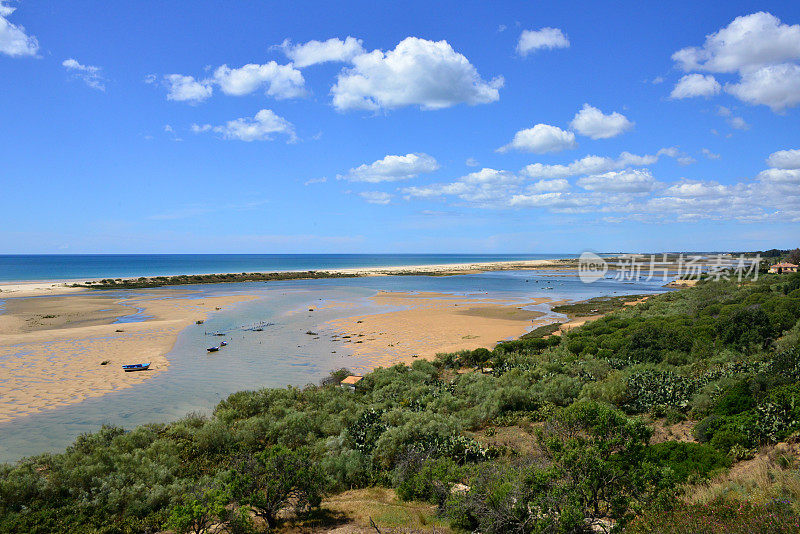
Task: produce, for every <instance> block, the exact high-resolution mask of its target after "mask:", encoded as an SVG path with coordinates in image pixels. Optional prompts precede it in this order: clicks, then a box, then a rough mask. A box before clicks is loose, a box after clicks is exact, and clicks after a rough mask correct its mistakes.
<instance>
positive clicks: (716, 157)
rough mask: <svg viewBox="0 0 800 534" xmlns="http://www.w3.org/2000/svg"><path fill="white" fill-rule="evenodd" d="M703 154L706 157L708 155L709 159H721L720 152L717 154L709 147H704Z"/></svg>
mask: <svg viewBox="0 0 800 534" xmlns="http://www.w3.org/2000/svg"><path fill="white" fill-rule="evenodd" d="M703 155H704V156H705V157H707V158H708V159H719V158H720V155H719V154H715V153H714V152H711V151H710V150H709V149H707V148H704V149H703Z"/></svg>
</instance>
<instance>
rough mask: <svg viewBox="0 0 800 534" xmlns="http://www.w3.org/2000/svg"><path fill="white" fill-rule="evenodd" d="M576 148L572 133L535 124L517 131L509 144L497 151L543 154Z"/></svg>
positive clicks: (546, 125)
mask: <svg viewBox="0 0 800 534" xmlns="http://www.w3.org/2000/svg"><path fill="white" fill-rule="evenodd" d="M577 146H578V143H576V142H575V134H574V133H572V132H569V131H567V130H562V129H561V128H559V127H558V126H551V125H549V124H537V125H536V126H534V127H533V128H527V129H525V130H520V131H518V132H517V133H516V134H514V139H512V140H511V142H510V143H509V144H507V145H505V146H502V147H500V148H498V149H497V151H498V152H508V151H509V150H521V151H523V152H535V153H537V154H544V153H546V152H560V151H561V150H567V149H570V148H575V147H577Z"/></svg>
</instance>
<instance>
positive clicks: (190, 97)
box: [164, 74, 213, 104]
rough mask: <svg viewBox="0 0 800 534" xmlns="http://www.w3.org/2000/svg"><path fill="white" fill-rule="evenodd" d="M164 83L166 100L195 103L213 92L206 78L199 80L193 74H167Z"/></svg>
mask: <svg viewBox="0 0 800 534" xmlns="http://www.w3.org/2000/svg"><path fill="white" fill-rule="evenodd" d="M164 83H165V84H166V85H167V100H176V101H178V102H189V103H192V104H197V103H198V102H202V101H203V100H206V99H207V98H209V97H210V96H211V93H212V92H213V89H212V88H211V84H210V83H209V82H208V81H207V80H204V81H201V82H200V81H197V80H195V79H194V77H193V76H183V75H182V74H167V75H166V76H164Z"/></svg>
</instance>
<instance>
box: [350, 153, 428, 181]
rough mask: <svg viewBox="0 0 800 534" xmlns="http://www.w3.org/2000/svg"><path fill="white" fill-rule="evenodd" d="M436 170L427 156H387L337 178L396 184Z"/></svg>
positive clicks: (417, 154) (418, 154) (420, 154)
mask: <svg viewBox="0 0 800 534" xmlns="http://www.w3.org/2000/svg"><path fill="white" fill-rule="evenodd" d="M437 169H439V163H438V162H437V161H436V159H435V158H433V157H432V156H429V155H428V154H423V153H416V154H406V155H405V156H394V155H388V156H386V157H385V158H383V159H379V160H377V161H374V162H372V163H369V164H367V163H365V164H363V165H359V166H358V167H355V168H353V169H350V171H349V172H348V173H347V174H345V175H339V176H338V178H339V179H340V180H349V181H351V182H369V183H378V182H397V181H400V180H409V179H411V178H415V177H416V176H418V175H420V174H426V173H430V172H433V171H435V170H437Z"/></svg>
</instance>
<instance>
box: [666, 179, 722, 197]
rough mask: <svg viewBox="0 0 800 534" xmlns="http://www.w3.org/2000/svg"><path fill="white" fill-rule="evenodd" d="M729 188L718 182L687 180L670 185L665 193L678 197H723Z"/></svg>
mask: <svg viewBox="0 0 800 534" xmlns="http://www.w3.org/2000/svg"><path fill="white" fill-rule="evenodd" d="M727 193H728V188H727V187H725V186H724V185H720V184H718V183H716V182H699V181H685V182H681V183H679V184H675V185H673V186H671V187H668V188H667V189H666V190H665V191H664V195H666V196H670V197H678V198H700V197H721V196H724V195H726V194H727Z"/></svg>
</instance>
